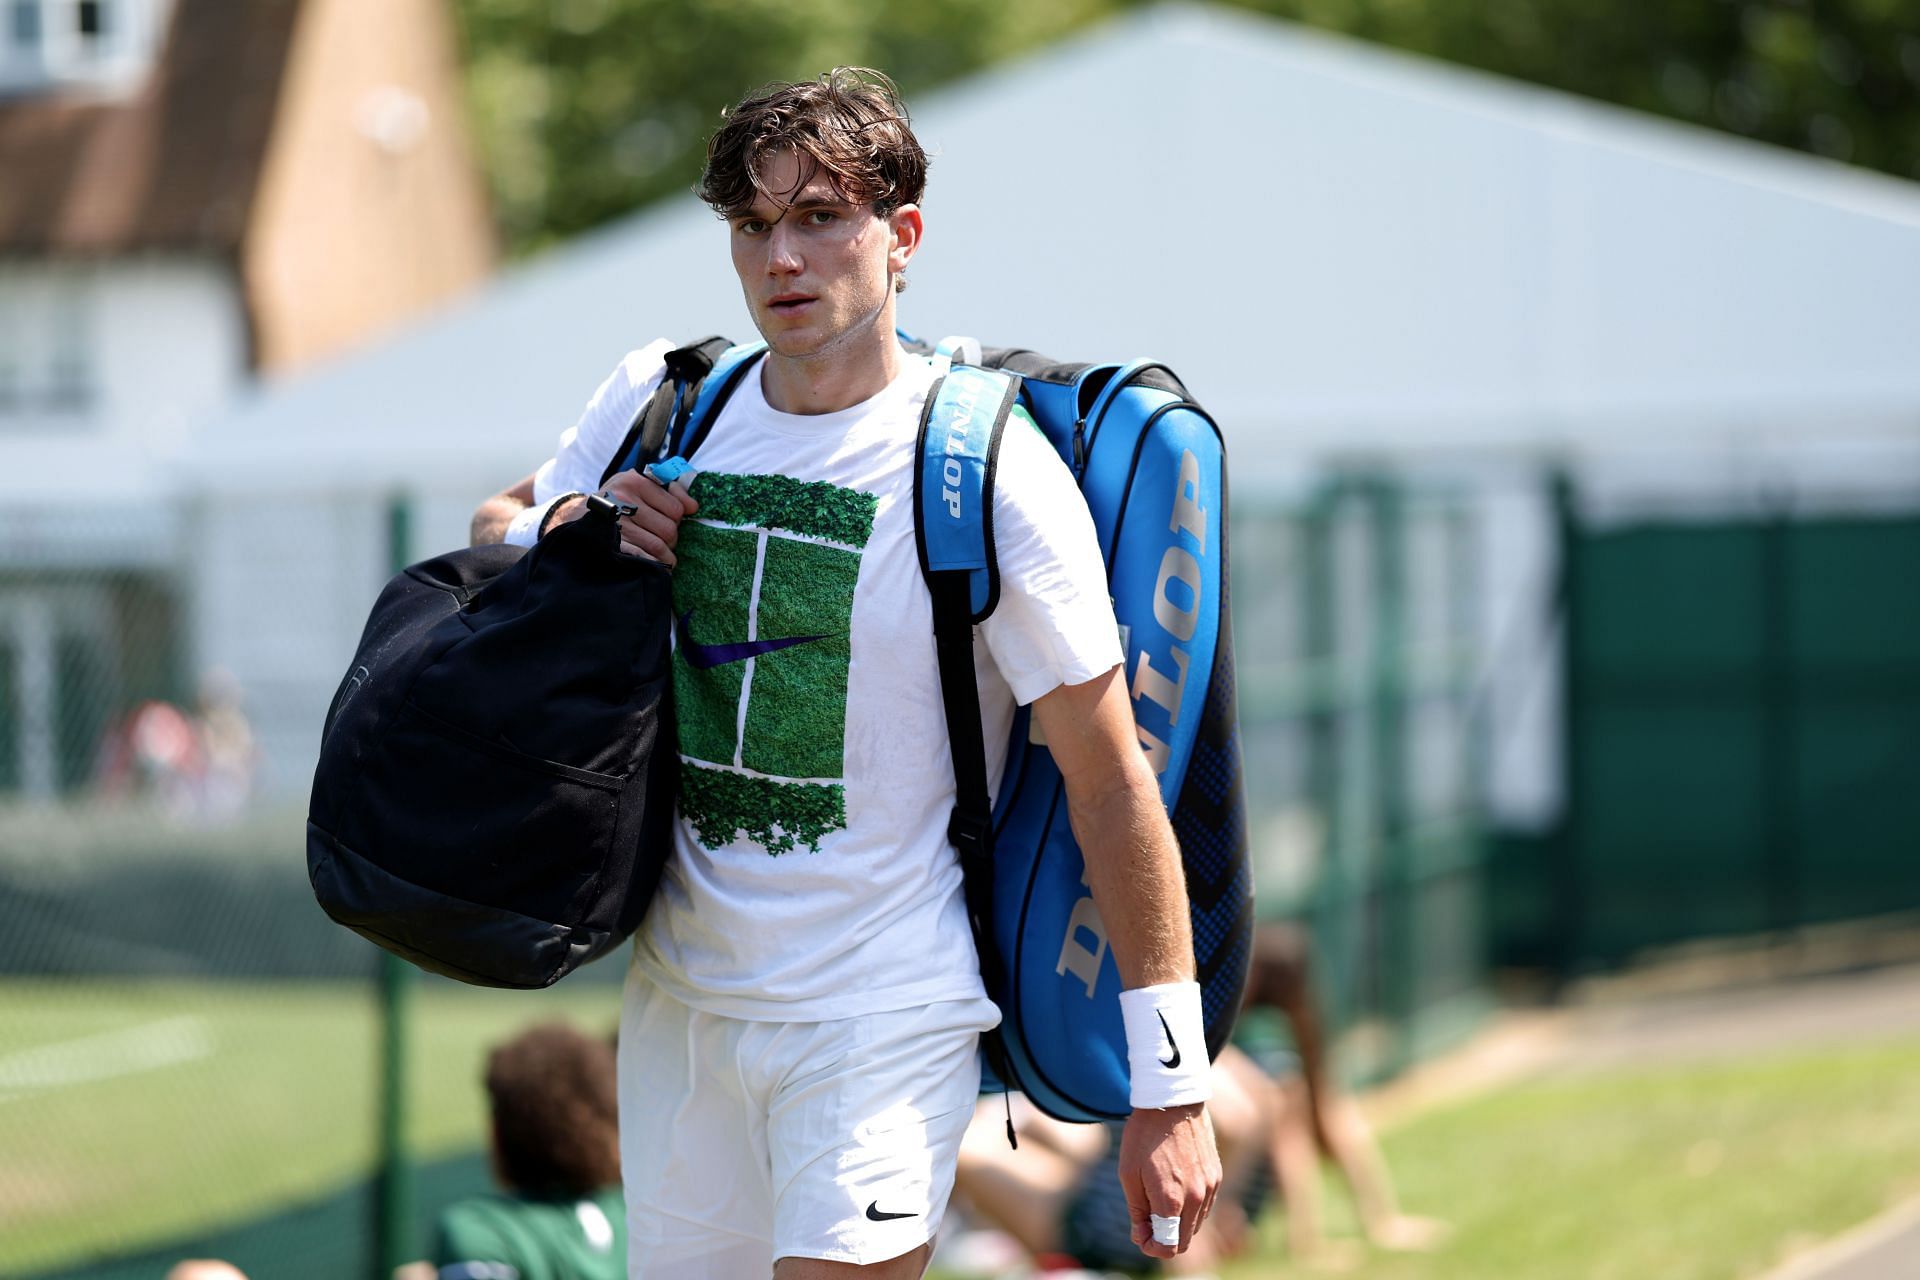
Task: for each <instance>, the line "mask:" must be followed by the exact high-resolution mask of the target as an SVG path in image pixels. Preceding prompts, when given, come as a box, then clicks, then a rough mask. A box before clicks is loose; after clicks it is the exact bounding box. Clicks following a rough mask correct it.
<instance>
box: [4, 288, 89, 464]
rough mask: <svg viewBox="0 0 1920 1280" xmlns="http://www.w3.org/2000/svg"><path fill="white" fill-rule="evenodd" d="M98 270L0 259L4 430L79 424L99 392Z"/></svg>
mask: <svg viewBox="0 0 1920 1280" xmlns="http://www.w3.org/2000/svg"><path fill="white" fill-rule="evenodd" d="M94 291H95V278H94V274H93V272H92V271H91V270H89V269H87V268H85V267H79V266H56V267H48V266H44V265H36V264H5V265H0V430H7V429H12V430H20V429H22V428H25V429H29V430H32V429H38V428H42V427H71V426H74V425H80V424H81V423H82V422H83V420H84V419H85V418H86V417H87V415H88V414H89V413H90V411H91V410H92V409H93V408H94V406H95V402H96V401H97V400H98V398H99V390H100V389H99V368H98V360H97V357H96V351H95V341H96V335H95V332H94V321H95V316H94Z"/></svg>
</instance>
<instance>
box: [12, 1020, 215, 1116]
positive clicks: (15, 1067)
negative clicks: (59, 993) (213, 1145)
mask: <svg viewBox="0 0 1920 1280" xmlns="http://www.w3.org/2000/svg"><path fill="white" fill-rule="evenodd" d="M212 1052H213V1034H212V1033H211V1032H210V1031H209V1030H208V1029H207V1020H206V1019H205V1018H201V1017H196V1016H194V1015H191V1014H182V1015H181V1016H179V1017H176V1018H162V1019H161V1020H160V1021H158V1022H148V1023H144V1024H142V1025H140V1026H137V1027H121V1028H117V1029H115V1030H112V1031H101V1032H98V1033H96V1034H94V1035H90V1036H81V1037H80V1038H79V1039H77V1040H62V1041H59V1042H57V1043H55V1044H42V1045H35V1046H34V1047H33V1048H31V1049H20V1050H17V1051H16V1052H13V1053H10V1054H7V1055H6V1056H5V1057H0V1102H12V1101H14V1100H15V1099H18V1098H22V1097H25V1096H27V1095H29V1094H32V1093H36V1092H45V1091H47V1090H49V1089H64V1088H67V1087H68V1086H70V1085H76V1084H91V1083H93V1082H95V1081H98V1080H111V1079H114V1078H116V1077H119V1076H130V1075H134V1074H136V1073H137V1072H141V1071H153V1070H155V1069H157V1068H160V1067H170V1066H174V1065H176V1064H178V1063H182V1062H192V1061H194V1060H195V1059H197V1058H204V1057H206V1056H207V1055H209V1054H211V1053H212Z"/></svg>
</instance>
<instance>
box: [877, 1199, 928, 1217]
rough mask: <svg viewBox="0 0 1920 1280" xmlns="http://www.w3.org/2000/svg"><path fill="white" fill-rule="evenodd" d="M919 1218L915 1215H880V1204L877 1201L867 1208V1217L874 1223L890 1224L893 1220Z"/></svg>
mask: <svg viewBox="0 0 1920 1280" xmlns="http://www.w3.org/2000/svg"><path fill="white" fill-rule="evenodd" d="M919 1216H920V1215H919V1214H917V1213H882V1212H880V1202H879V1201H878V1200H875V1201H873V1202H872V1203H871V1204H869V1205H868V1206H867V1217H869V1218H871V1219H872V1220H873V1221H875V1222H891V1221H893V1219H895V1218H917V1217H919Z"/></svg>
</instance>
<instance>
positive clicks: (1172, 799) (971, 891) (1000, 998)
mask: <svg viewBox="0 0 1920 1280" xmlns="http://www.w3.org/2000/svg"><path fill="white" fill-rule="evenodd" d="M940 350H941V352H942V354H945V355H948V356H949V357H958V359H959V362H957V363H955V364H953V366H952V367H951V369H950V370H949V371H948V373H947V375H946V377H945V378H944V379H943V380H942V382H941V383H940V384H939V385H938V386H936V387H935V388H934V389H933V391H932V392H930V393H929V395H928V399H927V410H926V414H925V417H924V418H923V421H922V425H921V432H920V453H919V472H918V473H917V482H918V484H917V488H918V493H917V499H918V501H917V503H916V506H917V517H918V525H917V530H916V531H917V533H918V535H919V539H920V549H921V567H922V569H923V571H924V573H925V576H926V578H927V583H928V586H929V588H930V590H931V591H932V592H933V596H934V631H935V635H936V638H937V641H938V646H939V651H940V668H941V684H942V692H943V694H944V696H945V699H946V703H947V719H948V726H949V733H950V735H951V737H952V739H953V756H954V773H955V780H956V783H957V799H956V804H955V810H954V816H953V821H952V823H951V825H950V828H949V834H950V835H951V837H952V839H953V841H954V845H955V847H956V848H957V849H958V850H959V853H960V857H961V863H962V866H963V867H964V868H965V870H966V886H967V893H968V909H969V914H970V915H971V916H972V918H973V923H974V934H975V939H976V942H977V943H978V944H979V949H980V952H981V968H982V973H983V975H984V976H985V977H986V980H987V987H988V992H989V994H990V995H991V996H992V997H993V999H994V1000H995V1002H996V1003H998V1004H999V1006H1000V1010H1001V1014H1002V1022H1001V1026H1000V1030H999V1033H998V1043H997V1044H989V1046H988V1064H989V1066H990V1067H991V1069H992V1072H993V1074H995V1075H997V1076H999V1077H1000V1078H1001V1079H1000V1083H1002V1084H1004V1085H1005V1086H1007V1087H1010V1088H1016V1089H1019V1090H1021V1091H1023V1092H1025V1093H1026V1094H1027V1095H1028V1096H1029V1097H1030V1098H1031V1099H1032V1100H1033V1101H1034V1103H1035V1104H1037V1105H1038V1106H1039V1107H1040V1108H1041V1109H1042V1110H1044V1111H1046V1112H1048V1113H1049V1114H1051V1115H1053V1116H1056V1117H1058V1118H1060V1119H1063V1120H1076V1121H1096V1120H1105V1119H1117V1118H1120V1117H1123V1116H1125V1115H1127V1114H1128V1113H1129V1111H1130V1110H1131V1107H1130V1104H1129V1102H1128V1092H1129V1090H1128V1071H1127V1046H1126V1035H1125V1030H1124V1027H1123V1026H1122V1023H1121V1018H1120V1001H1119V993H1120V975H1119V971H1118V969H1117V968H1116V966H1115V964H1114V960H1113V958H1112V956H1111V955H1110V954H1109V953H1108V948H1107V934H1106V929H1105V926H1104V925H1103V923H1102V921H1101V919H1100V913H1099V910H1098V908H1097V907H1096V906H1095V904H1094V901H1093V897H1092V894H1091V891H1090V890H1089V889H1088V887H1087V883H1086V863H1085V859H1084V858H1083V857H1082V854H1081V851H1080V847H1079V844H1078V843H1077V841H1076V840H1075V838H1074V835H1073V831H1072V828H1071V827H1070V826H1069V824H1068V820H1067V804H1066V797H1065V794H1064V786H1063V783H1062V781H1061V777H1060V772H1059V770H1058V768H1057V767H1056V766H1055V765H1054V763H1053V758H1052V756H1051V755H1050V754H1049V752H1048V751H1047V748H1046V746H1045V745H1044V744H1042V743H1038V742H1035V741H1034V740H1033V734H1032V733H1031V731H1030V724H1029V712H1028V710H1027V709H1026V708H1022V709H1021V711H1020V712H1019V714H1018V716H1017V717H1016V718H1015V722H1014V726H1013V733H1012V742H1011V743H1010V745H1009V751H1008V756H1007V765H1006V771H1005V773H1004V774H1003V776H1002V778H1001V781H1000V788H999V792H998V798H997V801H996V802H995V803H994V804H993V806H992V809H991V811H990V812H989V810H988V802H987V779H986V776H985V775H986V765H985V759H984V751H983V744H982V743H981V742H980V728H979V726H980V717H979V702H978V696H979V695H978V690H977V689H976V688H975V686H974V682H973V678H972V677H973V659H972V646H973V631H972V629H973V626H974V625H975V624H977V623H979V622H980V621H982V620H984V619H985V618H986V617H987V616H988V615H989V614H991V613H992V611H993V607H994V605H995V603H996V602H997V600H998V595H999V584H998V581H997V576H996V570H995V563H994V554H993V540H992V530H991V511H992V484H993V475H994V467H995V460H996V457H997V450H998V447H999V440H1000V433H1001V431H1002V430H1003V429H1004V426H1005V423H1006V420H1007V418H1008V416H1009V414H1010V412H1011V410H1012V408H1013V406H1014V405H1016V404H1017V405H1019V406H1020V407H1022V408H1024V409H1025V410H1026V411H1027V413H1028V414H1029V415H1030V416H1031V417H1032V418H1033V420H1034V421H1035V423H1036V424H1038V426H1039V427H1040V429H1041V431H1042V432H1043V433H1044V434H1045V435H1046V437H1047V439H1048V440H1049V441H1050V442H1051V443H1052V444H1053V446H1054V448H1055V449H1056V450H1057V451H1058V452H1059V454H1060V456H1061V458H1062V459H1063V460H1065V462H1066V463H1067V465H1068V466H1069V467H1070V468H1071V469H1072V471H1073V474H1074V477H1075V479H1076V480H1077V481H1078V482H1079V485H1080V491H1081V494H1082V496H1083V497H1084V498H1085V499H1086V502H1087V507H1088V510H1089V511H1090V512H1091V513H1092V516H1093V522H1094V527H1095V529H1096V531H1097V533H1098V535H1099V538H1100V545H1101V552H1102V554H1103V556H1104V557H1105V560H1106V564H1107V575H1108V585H1109V590H1110V593H1111V595H1112V598H1113V606H1114V614H1115V616H1116V618H1117V620H1118V622H1119V625H1120V635H1121V644H1122V648H1123V649H1124V650H1125V654H1126V658H1125V662H1126V668H1125V676H1126V679H1127V686H1128V691H1129V692H1130V694H1131V695H1132V700H1133V711H1134V720H1135V724H1136V727H1137V731H1138V734H1139V738H1140V745H1141V749H1142V750H1143V751H1145V752H1146V754H1147V758H1148V760H1149V762H1150V763H1151V764H1152V766H1153V769H1154V772H1155V774H1156V776H1157V777H1158V779H1159V782H1160V795H1161V800H1162V801H1163V802H1164V803H1165V805H1166V807H1167V813H1168V816H1169V818H1170V819H1171V821H1172V825H1173V831H1174V835H1175V837H1176V838H1177V839H1178V841H1179V845H1180V855H1181V860H1182V863H1183V865H1184V869H1185V873H1186V883H1187V895H1188V898H1189V901H1190V905H1191V915H1192V926H1193V945H1194V964H1195V970H1196V976H1197V977H1198V979H1199V982H1200V988H1201V1008H1202V1016H1203V1020H1204V1023H1205V1026H1206V1033H1207V1053H1208V1057H1209V1058H1212V1057H1213V1056H1215V1055H1217V1054H1218V1053H1219V1051H1220V1049H1221V1047H1222V1046H1223V1045H1224V1044H1225V1043H1226V1041H1227V1037H1228V1035H1229V1034H1230V1033H1231V1032H1232V1029H1233V1023H1234V1018H1235V1016H1236V1014H1237V1013H1238V1011H1239V1008H1240V998H1241V993H1242V990H1243V988H1244V987H1245V984H1246V974H1247V963H1248V956H1249V947H1250V943H1251V936H1252V926H1253V883H1252V876H1251V872H1250V868H1249V864H1248V855H1247V833H1246V820H1245V797H1244V792H1243V787H1242V780H1241V763H1240V741H1239V731H1238V725H1237V721H1236V717H1235V713H1234V678H1233V641H1232V635H1231V629H1230V626H1229V620H1228V599H1227V594H1228V576H1227V475H1226V450H1225V445H1224V443H1223V441H1222V439H1221V435H1220V430H1219V427H1218V426H1217V425H1216V424H1215V422H1214V421H1213V419H1212V418H1211V417H1209V416H1208V415H1207V413H1206V411H1205V410H1203V409H1202V408H1200V406H1199V405H1197V404H1196V403H1194V401H1193V399H1192V398H1191V397H1190V396H1189V395H1188V394H1187V391H1186V388H1185V387H1184V386H1183V385H1182V384H1181V383H1180V380H1179V379H1178V378H1177V377H1176V376H1175V375H1174V373H1173V371H1172V370H1170V369H1168V368H1167V367H1166V366H1165V365H1163V364H1160V363H1158V362H1157V361H1151V360H1136V361H1134V362H1132V363H1130V364H1124V365H1120V364H1060V363H1057V362H1055V361H1051V360H1048V359H1046V358H1045V357H1042V356H1039V355H1036V354H1034V353H1033V352H1030V351H1024V350H1009V349H988V350H986V351H984V352H982V351H979V350H978V349H977V348H974V347H972V345H971V344H970V343H969V342H968V341H967V340H962V339H949V340H947V341H946V342H944V343H942V344H941V346H940ZM969 360H971V363H968V361H969Z"/></svg>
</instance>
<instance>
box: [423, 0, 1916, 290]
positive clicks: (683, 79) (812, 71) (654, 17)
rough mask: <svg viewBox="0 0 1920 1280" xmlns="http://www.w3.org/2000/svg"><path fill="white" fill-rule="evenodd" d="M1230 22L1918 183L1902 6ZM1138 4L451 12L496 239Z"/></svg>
mask: <svg viewBox="0 0 1920 1280" xmlns="http://www.w3.org/2000/svg"><path fill="white" fill-rule="evenodd" d="M1241 2H1242V3H1243V4H1244V6H1245V7H1248V8H1252V9H1256V10H1259V11H1262V12H1266V13H1271V14H1274V15H1276V16H1280V17H1285V18H1291V19H1294V20H1296V21H1300V22H1304V23H1308V24H1310V25H1313V26H1317V27H1323V28H1327V29H1330V30H1335V31H1341V32H1345V33H1347V34H1350V35H1354V36H1358V37H1361V38H1363V39H1367V40H1373V41H1377V42H1379V43H1383V44H1389V45H1394V46H1397V47H1399V48H1402V49H1407V50H1410V51H1414V52H1418V53H1425V54H1430V55H1432V56H1434V57H1438V58H1443V59H1446V60H1448V61H1452V62H1459V63H1464V64H1466V65H1469V66H1474V67H1480V68H1483V69H1485V70H1488V71H1492V72H1496V73H1498V74H1501V75H1507V76H1514V77H1517V78H1520V79H1524V80H1531V81H1534V82H1537V83H1539V84H1545V85H1551V86H1554V87H1556V88H1561V89H1565V90H1568V91H1571V92H1573V93H1579V94H1584V95H1587V96H1589V97H1594V98H1600V99H1603V100H1606V101H1610V102H1616V103H1620V104H1622V105H1624V106H1628V107H1634V108H1637V109H1640V110H1644V111H1651V112H1657V113H1659V114H1662V115H1668V116H1673V117H1676V118H1678V119H1682V120H1688V121H1693V122H1695V123H1698V124H1702V125H1707V126H1710V127H1713V128H1718V129H1724V130H1728V131H1730V132H1734V133H1739V134H1744V135H1746V136H1749V137H1752V138H1757V139H1761V140H1764V141H1767V142H1773V143H1778V144H1781V145H1783V146H1788V147H1797V148H1800V149H1802V150H1807V151H1812V152H1816V153H1818V154H1822V155H1826V156H1830V157H1833V158H1834V159H1838V160H1845V161H1849V162H1851V163H1855V164H1861V165H1867V166H1871V167H1873V168H1878V169H1884V170H1886V171H1888V172H1891V173H1896V174H1899V175H1901V176H1904V177H1920V0H1241ZM1135 3H1137V0H941V2H940V3H937V4H928V5H903V4H897V3H886V2H883V0H456V4H457V9H458V12H459V15H460V19H461V27H462V31H463V35H464V38H465V43H466V51H467V66H468V85H469V94H470V99H471V102H472V106H473V111H474V118H475V121H476V126H477V131H478V133H479V138H480V144H481V149H482V152H483V155H484V157H485V163H486V165H487V169H488V173H489V175H490V178H491V181H492V183H493V188H494V194H495V198H496V201H497V207H498V210H499V215H500V219H501V222H502V226H503V229H504V231H505V233H506V237H507V240H508V242H509V244H510V245H512V246H513V248H514V249H515V250H516V251H517V252H526V251H528V250H530V249H533V248H536V247H538V246H540V245H542V244H544V243H547V242H549V241H551V240H555V239H561V238H565V237H567V236H570V235H574V234H577V233H578V232H581V231H584V230H586V229H588V228H590V227H593V226H596V225H598V224H599V223H601V222H604V221H606V220H607V219H609V218H612V217H614V216H616V215H618V214H621V213H624V212H627V211H628V210H631V209H633V208H636V207H638V206H639V205H641V204H644V203H646V202H647V201H649V200H653V199H656V198H658V197H659V196H661V195H664V194H666V193H668V192H672V191H684V190H686V189H687V187H688V186H690V185H691V184H692V182H693V181H694V179H695V178H696V177H697V176H698V174H699V167H700V157H701V153H702V148H703V146H704V144H705V139H706V136H707V134H708V133H710V132H711V131H712V128H713V126H714V124H715V123H716V122H717V120H718V111H719V108H720V107H721V106H722V105H723V104H725V103H727V102H729V101H732V100H733V99H735V98H737V97H739V96H740V94H742V93H743V92H745V91H746V90H748V89H751V88H753V87H755V86H757V85H760V84H762V83H765V82H766V81H768V80H773V79H797V78H804V77H809V76H813V75H816V74H818V73H819V72H820V71H822V70H824V69H825V68H827V67H830V66H833V65H835V64H839V63H858V64H865V65H870V66H878V67H882V68H885V69H886V70H887V71H888V72H889V73H890V74H892V75H893V76H894V78H895V79H896V80H897V81H899V83H900V85H901V87H902V88H903V89H904V90H906V91H907V93H908V94H909V96H910V97H911V96H912V95H913V94H915V93H917V92H920V91H923V90H925V89H927V88H929V87H931V86H934V85H938V84H940V83H943V82H945V81H948V80H951V79H954V78H956V77H959V76H961V75H964V74H966V73H968V72H970V71H974V70H977V69H979V68H981V67H984V66H988V65H990V64H992V63H995V62H998V61H1000V60H1002V59H1005V58H1008V57H1010V56H1013V55H1015V54H1018V53H1021V52H1023V51H1026V50H1028V49H1031V48H1033V47H1034V46H1036V45H1040V44H1044V43H1046V42H1048V41H1051V40H1054V39H1057V38H1058V37H1060V36H1062V35H1065V34H1067V33H1068V32H1070V31H1072V30H1075V29H1077V28H1079V27H1081V26H1084V25H1086V24H1088V23H1090V22H1092V21H1095V20H1097V19H1099V18H1102V17H1105V16H1107V15H1109V14H1111V13H1113V12H1115V11H1117V10H1120V9H1125V8H1130V7H1134V4H1135Z"/></svg>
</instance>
